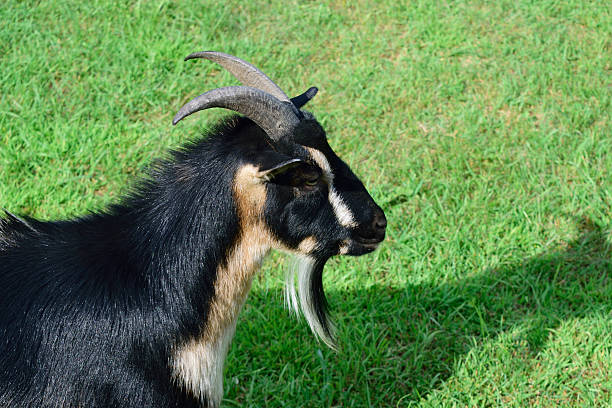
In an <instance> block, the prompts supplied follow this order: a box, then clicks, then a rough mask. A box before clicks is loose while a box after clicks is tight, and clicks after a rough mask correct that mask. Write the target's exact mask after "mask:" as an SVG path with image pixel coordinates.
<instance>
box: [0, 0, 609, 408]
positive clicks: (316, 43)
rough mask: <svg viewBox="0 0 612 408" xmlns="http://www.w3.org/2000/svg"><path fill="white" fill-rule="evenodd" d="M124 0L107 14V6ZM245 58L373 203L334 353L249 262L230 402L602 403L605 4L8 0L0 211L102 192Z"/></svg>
mask: <svg viewBox="0 0 612 408" xmlns="http://www.w3.org/2000/svg"><path fill="white" fill-rule="evenodd" d="M117 3H120V4H117ZM207 49H212V50H220V51H225V52H228V53H231V54H234V55H237V56H240V57H242V58H244V59H247V60H249V61H251V62H253V63H254V64H256V65H257V66H259V67H260V68H261V69H263V70H264V71H265V72H266V73H268V75H270V76H271V77H272V78H273V79H275V80H276V81H277V82H278V83H279V85H281V87H283V88H284V89H285V90H286V91H287V92H288V93H290V94H292V95H296V94H298V93H301V92H303V91H304V90H305V89H307V88H308V87H309V86H313V85H314V86H317V87H319V89H320V93H319V94H318V95H317V97H316V98H315V99H314V100H313V101H312V102H311V103H310V104H309V105H308V108H309V109H310V110H312V111H313V112H314V113H315V114H316V115H317V117H318V118H319V120H320V121H321V122H322V123H323V125H324V126H325V127H326V129H327V131H328V134H329V140H330V144H331V145H332V147H333V148H334V149H335V150H336V151H337V152H338V153H339V155H340V156H341V157H343V158H344V159H345V160H346V161H347V162H348V163H349V165H351V167H352V168H353V169H354V170H355V172H356V173H357V174H358V175H359V176H360V177H361V178H362V180H363V181H364V183H365V184H366V186H367V187H368V188H369V190H370V192H371V193H372V195H373V196H374V198H375V199H376V200H377V201H378V202H379V204H380V205H381V206H382V207H383V209H384V210H385V212H386V214H387V218H388V221H389V228H388V238H387V240H386V241H385V243H384V244H383V245H382V247H381V248H380V249H379V250H378V251H377V252H375V253H374V254H371V255H368V256H364V257H361V258H336V259H333V260H332V261H330V262H329V263H328V265H327V267H326V272H325V277H324V281H325V287H326V289H327V293H328V297H329V300H330V304H331V307H332V310H333V312H334V315H335V317H336V321H337V326H338V331H339V333H338V335H339V346H340V349H339V351H338V352H333V351H331V350H329V349H327V348H326V347H324V346H323V345H322V344H320V343H317V341H316V340H315V339H314V337H313V336H312V334H311V333H310V332H309V330H308V328H307V325H306V324H305V322H304V321H298V320H295V319H294V318H292V317H291V316H290V313H289V312H288V311H286V310H285V309H284V307H283V303H284V302H283V298H282V288H283V274H284V270H285V269H286V260H285V257H284V256H282V255H278V254H275V255H274V256H273V257H271V258H270V259H269V260H268V261H267V262H266V264H265V265H264V268H263V270H262V271H261V273H259V275H258V276H257V278H256V281H255V283H254V288H253V290H252V292H251V295H250V297H249V299H248V301H247V303H246V305H245V307H244V310H243V312H242V315H241V317H240V321H239V324H238V329H237V333H236V338H235V340H234V343H233V345H232V348H231V351H230V355H229V357H228V360H227V365H226V371H225V398H224V404H225V406H229V407H232V406H235V407H242V406H245V407H246V406H252V407H408V406H410V407H412V406H423V407H433V406H435V407H451V406H457V407H463V406H470V407H472V406H473V407H484V406H490V407H493V406H510V407H525V406H542V407H558V406H568V407H569V406H573V407H585V406H608V405H612V378H611V376H612V374H611V373H612V371H611V370H610V365H611V362H612V282H611V271H612V258H611V256H612V250H611V242H612V241H611V239H612V237H611V232H612V223H611V220H612V211H611V208H612V192H611V188H612V180H611V174H610V171H611V169H612V153H611V152H612V118H611V116H612V106H611V99H612V6H611V5H610V3H609V2H607V1H575V0H567V1H562V2H561V1H556V0H541V1H528V0H512V1H508V0H501V1H497V2H490V1H433V0H429V1H425V0H416V1H410V2H408V1H400V2H398V1H389V0H383V1H365V0H364V1H356V2H348V1H337V2H325V3H319V2H304V1H300V2H297V1H266V2H263V1H253V2H245V1H230V2H219V1H216V2H213V1H210V2H197V1H172V2H170V1H163V0H162V1H137V2H115V1H93V2H78V1H71V2H68V1H65V0H56V1H38V2H33V1H25V2H24V1H15V0H8V1H4V2H3V4H2V5H1V6H0V206H1V207H5V208H6V209H8V210H10V211H12V212H15V213H19V214H27V215H30V216H36V217H40V218H43V219H58V218H66V217H74V216H78V215H81V214H85V213H86V212H88V211H94V210H97V209H102V208H104V206H105V205H107V204H108V203H111V202H113V201H116V200H118V199H119V198H120V197H121V195H122V194H124V193H125V192H126V191H127V190H128V189H129V187H130V186H131V185H133V184H134V180H135V179H136V178H137V177H139V176H141V175H142V174H143V173H144V172H145V169H146V167H147V165H148V164H150V163H151V161H152V160H154V159H155V158H158V157H163V156H164V154H165V153H164V152H166V151H167V150H168V149H170V148H175V147H178V146H180V144H181V143H182V142H184V141H187V140H190V139H192V138H193V137H196V136H197V135H198V134H200V133H201V132H202V131H203V129H204V128H206V127H207V126H208V125H210V124H212V123H213V122H214V121H215V120H218V118H220V117H221V116H223V115H226V113H225V112H223V111H221V110H216V111H214V110H213V111H207V112H205V113H200V114H198V115H195V116H194V117H190V118H188V119H187V120H185V121H183V122H181V123H180V124H179V125H178V126H176V127H172V126H171V124H170V122H171V118H172V116H173V115H174V113H175V112H176V111H177V109H178V108H179V107H180V106H181V105H182V104H183V103H184V102H186V101H187V100H189V99H190V98H192V97H194V96H196V95H198V94H200V93H202V92H204V91H206V90H209V89H212V88H215V87H220V86H225V85H235V84H237V81H236V80H235V79H233V78H232V77H231V76H230V75H229V74H227V73H225V72H223V71H222V70H220V69H219V68H218V67H217V66H216V65H215V64H213V63H211V62H207V61H187V62H183V60H182V59H183V57H184V56H186V55H187V54H189V53H191V52H194V51H200V50H207Z"/></svg>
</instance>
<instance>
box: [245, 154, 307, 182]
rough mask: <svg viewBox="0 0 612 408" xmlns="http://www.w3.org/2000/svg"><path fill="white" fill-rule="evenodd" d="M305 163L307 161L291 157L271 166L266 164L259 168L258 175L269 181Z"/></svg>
mask: <svg viewBox="0 0 612 408" xmlns="http://www.w3.org/2000/svg"><path fill="white" fill-rule="evenodd" d="M303 163H305V161H304V160H302V159H290V160H285V161H282V162H277V163H274V164H271V165H270V166H265V165H264V166H263V167H261V168H260V169H259V172H258V173H257V176H258V177H259V178H261V179H263V180H266V181H268V180H271V179H273V178H274V177H276V176H278V175H280V174H283V173H284V172H286V171H287V170H290V169H292V168H294V167H297V166H299V165H301V164H303Z"/></svg>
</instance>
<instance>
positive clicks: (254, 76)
mask: <svg viewBox="0 0 612 408" xmlns="http://www.w3.org/2000/svg"><path fill="white" fill-rule="evenodd" d="M195 58H204V59H207V60H211V61H214V62H216V63H217V64H219V65H221V66H222V67H223V68H225V69H227V70H228V71H229V72H230V73H231V74H232V75H233V76H235V77H236V78H237V79H238V80H239V81H240V82H242V83H243V84H244V85H246V86H251V87H253V88H257V89H261V90H262V91H265V92H267V93H269V94H270V95H272V96H274V97H276V98H277V99H278V100H279V101H282V102H289V97H288V96H287V94H285V93H284V92H283V90H282V89H280V87H279V86H278V85H276V84H275V83H274V81H272V80H271V79H270V78H269V77H268V76H267V75H266V74H264V73H263V72H261V71H260V70H259V69H257V68H256V67H255V66H253V65H252V64H249V63H248V62H246V61H244V60H242V59H240V58H238V57H234V56H233V55H229V54H225V53H223V52H217V51H201V52H194V53H193V54H190V55H188V56H187V57H186V58H185V61H187V60H190V59H195Z"/></svg>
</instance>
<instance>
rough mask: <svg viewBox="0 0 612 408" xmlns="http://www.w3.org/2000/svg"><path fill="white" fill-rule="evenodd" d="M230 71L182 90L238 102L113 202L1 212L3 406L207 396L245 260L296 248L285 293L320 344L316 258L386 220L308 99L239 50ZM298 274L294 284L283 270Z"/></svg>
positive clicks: (167, 402)
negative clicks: (227, 76) (290, 92)
mask: <svg viewBox="0 0 612 408" xmlns="http://www.w3.org/2000/svg"><path fill="white" fill-rule="evenodd" d="M194 58H204V59H208V60H212V61H214V62H216V63H218V64H220V65H221V66H222V67H224V68H225V69H227V70H228V71H229V72H231V73H232V74H233V75H234V76H235V77H236V78H237V79H238V80H240V81H241V82H242V84H243V85H241V86H232V87H224V88H218V89H214V90H212V91H209V92H206V93H204V94H202V95H200V96H198V97H196V98H195V99H193V100H192V101H190V102H188V103H187V104H186V105H184V106H183V107H182V108H181V109H180V110H179V112H178V113H177V114H176V116H175V117H174V120H173V124H174V125H176V124H177V123H178V122H179V121H180V120H182V119H183V118H185V117H186V116H188V115H191V114H192V113H194V112H197V111H200V110H203V109H207V108H211V107H221V108H226V109H230V110H233V111H235V112H237V113H239V114H241V115H243V116H232V117H230V118H227V119H225V120H223V121H221V123H220V124H218V125H217V126H216V127H215V128H214V129H213V130H212V131H210V132H208V135H206V136H205V137H203V138H201V139H200V140H197V141H194V142H191V143H188V144H186V145H185V146H183V147H182V148H181V149H178V150H176V151H173V152H171V154H170V155H169V158H167V159H165V160H162V161H160V162H157V164H155V165H153V166H152V169H151V170H150V171H149V173H148V176H147V177H144V178H143V179H142V180H140V181H139V182H138V184H137V185H136V187H135V188H134V189H133V191H132V192H131V193H129V194H127V195H126V197H124V198H123V199H122V200H121V201H120V202H119V203H118V204H114V205H111V206H110V207H108V208H107V209H106V210H104V211H101V212H97V213H90V214H89V215H85V216H82V217H80V218H77V219H72V220H65V221H48V222H43V221H39V220H36V219H34V218H31V217H26V216H23V217H18V216H16V215H13V214H11V213H8V212H6V215H5V216H4V218H0V406H2V407H7V406H10V407H58V406H62V407H77V406H78V407H218V406H219V404H220V401H221V399H222V396H223V385H222V381H223V379H222V375H223V365H224V361H225V358H226V355H227V351H228V348H229V344H230V342H231V339H232V337H233V335H234V331H235V327H236V320H237V316H238V313H239V311H240V309H241V307H242V305H243V303H244V301H245V299H246V296H247V294H248V292H249V289H250V286H251V281H252V278H253V275H254V273H255V272H256V271H257V269H258V268H259V266H260V264H261V261H262V259H263V258H264V256H265V255H266V254H267V253H268V252H269V250H270V249H277V250H281V251H284V252H287V253H290V254H293V255H295V256H296V258H297V259H298V261H297V267H296V270H295V271H294V272H293V273H289V274H288V277H287V285H286V288H287V301H288V303H289V305H290V306H291V307H293V308H294V309H295V310H296V311H297V310H298V309H301V310H302V313H303V314H304V315H305V317H306V320H307V322H308V323H309V325H310V327H311V329H312V330H313V332H314V333H315V334H316V335H317V336H318V337H320V338H321V339H322V340H323V341H324V342H325V343H327V344H329V345H330V346H332V347H333V345H334V340H333V328H332V325H331V323H330V320H329V318H328V313H327V301H326V298H325V294H324V291H323V285H322V273H323V267H324V265H325V263H326V261H327V260H328V259H329V258H330V257H331V256H334V255H338V254H347V255H362V254H365V253H369V252H372V251H373V250H374V249H376V247H377V246H378V244H379V243H380V242H381V241H382V240H383V239H384V236H385V229H386V219H385V215H384V213H383V211H382V210H381V209H380V207H379V206H378V205H376V203H375V202H374V200H373V199H372V198H371V197H370V195H369V194H368V192H367V191H366V189H365V187H364V186H363V184H362V182H361V181H360V180H359V179H358V178H357V177H356V176H355V175H354V174H353V172H352V171H351V170H350V168H349V167H348V166H347V165H346V164H345V163H344V162H343V161H342V160H341V159H340V158H339V157H338V156H337V155H336V154H335V153H334V152H333V151H332V149H331V147H330V146H329V144H328V142H327V139H326V134H325V131H324V130H323V128H322V127H321V125H320V124H319V122H318V121H317V120H316V119H315V118H314V116H313V115H312V114H311V113H308V112H306V111H303V110H301V108H302V106H303V105H304V104H306V103H307V102H308V101H309V100H310V99H312V98H313V97H314V95H315V94H316V92H317V89H316V88H310V89H308V90H307V91H306V92H305V93H303V94H301V95H299V96H297V97H295V98H292V99H289V98H288V97H287V95H286V94H285V93H284V92H283V91H282V90H281V89H280V88H279V87H278V86H277V85H276V84H275V83H274V82H273V81H272V80H271V79H270V78H268V77H267V76H266V75H265V74H264V73H263V72H261V71H260V70H259V69H257V68H255V67H254V66H253V65H251V64H249V63H248V62H246V61H243V60H241V59H239V58H237V57H234V56H231V55H228V54H224V53H220V52H212V51H205V52H199V53H194V54H191V55H189V56H188V57H187V58H186V60H189V59H194ZM295 275H297V279H298V282H297V290H296V284H295Z"/></svg>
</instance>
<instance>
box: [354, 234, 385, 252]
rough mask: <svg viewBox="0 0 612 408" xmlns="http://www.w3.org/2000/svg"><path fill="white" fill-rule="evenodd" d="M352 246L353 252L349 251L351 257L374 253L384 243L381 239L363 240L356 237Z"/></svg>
mask: <svg viewBox="0 0 612 408" xmlns="http://www.w3.org/2000/svg"><path fill="white" fill-rule="evenodd" d="M351 241H352V245H351V247H352V248H351V250H350V251H349V253H348V254H349V255H363V254H367V253H370V252H372V251H374V250H375V249H376V248H378V245H380V243H381V242H382V241H383V239H380V238H361V237H356V238H353V239H352V240H351Z"/></svg>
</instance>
